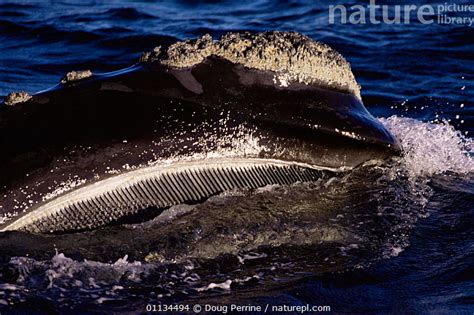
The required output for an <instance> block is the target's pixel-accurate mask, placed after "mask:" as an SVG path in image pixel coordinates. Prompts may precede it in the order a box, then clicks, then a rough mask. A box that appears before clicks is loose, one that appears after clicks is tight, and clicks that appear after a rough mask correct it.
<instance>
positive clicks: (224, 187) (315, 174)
mask: <svg viewBox="0 0 474 315" xmlns="http://www.w3.org/2000/svg"><path fill="white" fill-rule="evenodd" d="M335 171H336V172H337V170H329V169H325V168H316V167H313V166H310V165H305V164H302V163H294V162H286V161H278V160H270V159H239V158H234V159H230V158H229V159H208V160H201V161H184V162H178V163H173V164H170V165H158V166H150V167H146V168H142V169H138V170H134V171H129V172H126V173H123V174H120V175H116V176H113V177H110V178H107V179H103V180H101V181H98V182H95V183H92V184H89V185H86V186H84V187H80V188H78V189H75V190H73V191H70V192H68V193H66V194H63V195H61V196H59V197H57V198H54V199H52V200H49V201H48V202H43V203H41V204H39V205H36V206H35V207H32V208H31V209H29V210H28V211H26V212H24V213H23V214H22V215H20V216H18V217H16V218H15V220H13V221H10V222H8V224H7V225H6V226H4V227H2V228H1V229H0V231H9V230H20V231H29V232H35V233H53V232H54V233H58V232H59V233H60V232H74V231H81V230H90V229H94V228H97V227H100V226H105V225H108V224H111V223H113V222H117V221H122V222H123V221H124V218H127V217H134V216H139V215H140V214H141V212H144V211H146V212H148V213H147V214H146V215H147V216H148V217H149V215H150V213H154V214H155V215H158V214H159V213H161V211H163V210H164V209H166V208H168V207H171V206H174V205H177V204H182V203H199V202H201V201H204V200H206V199H207V198H209V197H211V196H213V195H216V194H219V193H222V192H224V191H230V190H233V189H238V188H247V189H255V188H259V187H264V186H267V185H290V184H293V183H297V182H311V181H317V180H318V179H324V178H327V177H328V172H330V173H332V174H333V176H334V172H335ZM149 208H153V210H154V211H152V210H150V209H149Z"/></svg>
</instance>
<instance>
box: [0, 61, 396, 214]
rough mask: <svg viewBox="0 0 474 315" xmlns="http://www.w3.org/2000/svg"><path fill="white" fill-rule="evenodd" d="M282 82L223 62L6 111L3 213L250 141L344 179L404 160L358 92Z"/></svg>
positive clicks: (54, 92)
mask: <svg viewBox="0 0 474 315" xmlns="http://www.w3.org/2000/svg"><path fill="white" fill-rule="evenodd" d="M274 77H275V74H274V73H273V72H271V71H262V70H255V69H249V68H246V67H243V66H241V65H238V64H233V63H232V62H230V61H227V60H224V59H221V58H218V57H208V58H206V59H205V60H204V62H202V63H199V64H197V65H195V66H193V67H190V68H174V67H169V66H165V65H162V64H142V63H140V64H137V65H135V66H132V67H130V68H128V69H125V70H122V71H117V72H113V73H107V74H102V75H94V76H92V77H90V78H87V79H84V80H80V81H76V82H70V83H66V84H59V85H58V86H56V87H54V88H52V89H50V90H47V91H44V92H40V93H37V94H35V95H34V96H33V98H32V99H31V100H29V101H27V102H24V103H21V104H17V105H15V106H0V146H1V147H2V154H1V155H0V173H1V174H2V176H1V177H0V200H1V201H0V206H1V208H0V212H2V213H9V212H14V211H19V212H21V211H22V209H24V208H25V207H27V206H31V205H36V204H38V203H41V202H42V201H43V199H44V196H45V195H46V194H47V193H50V192H51V191H52V190H53V189H54V188H55V187H57V186H58V184H60V183H62V182H64V181H67V180H71V179H81V180H85V181H87V182H91V181H95V180H98V179H102V178H106V177H109V176H111V175H110V174H109V171H110V170H123V169H124V166H126V169H128V168H134V167H141V166H143V165H147V163H150V162H152V161H155V160H157V159H167V158H176V157H180V156H189V155H192V154H196V153H202V154H207V153H209V152H213V151H215V150H217V149H219V148H222V147H224V148H227V149H229V150H232V149H233V146H234V143H233V141H232V139H239V138H242V140H241V141H246V140H245V139H246V138H245V136H246V135H248V134H251V135H252V137H253V138H255V139H258V144H259V146H261V147H264V148H265V149H264V150H263V149H262V150H260V151H258V152H256V153H255V152H252V153H247V152H242V153H236V155H238V156H240V157H250V156H253V157H258V158H263V159H265V158H268V159H277V160H284V161H291V162H301V163H306V164H309V165H313V166H319V167H324V168H331V169H338V170H341V169H349V168H353V167H355V166H357V165H359V164H361V163H363V162H365V161H367V160H372V159H385V158H387V157H389V156H392V155H394V154H397V152H398V150H399V146H398V143H397V141H396V140H395V138H394V137H393V136H392V135H391V134H390V133H389V132H388V131H387V130H386V129H385V128H384V127H383V126H382V125H381V124H380V123H379V122H378V121H377V120H376V119H375V118H374V117H372V115H370V113H369V112H368V111H367V110H366V109H365V107H364V105H363V104H362V102H361V100H360V99H359V98H357V97H356V96H354V95H353V94H352V93H348V92H344V91H338V90H334V89H328V88H324V87H322V86H319V85H318V84H311V85H306V84H302V83H301V84H298V83H295V84H292V85H290V86H289V87H282V86H279V85H278V84H276V83H275V82H274ZM12 209H13V210H12Z"/></svg>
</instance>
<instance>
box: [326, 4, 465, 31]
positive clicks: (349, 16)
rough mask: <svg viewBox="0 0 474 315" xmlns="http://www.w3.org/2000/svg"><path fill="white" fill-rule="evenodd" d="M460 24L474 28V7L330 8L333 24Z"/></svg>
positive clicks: (334, 6) (433, 5)
mask: <svg viewBox="0 0 474 315" xmlns="http://www.w3.org/2000/svg"><path fill="white" fill-rule="evenodd" d="M412 22H420V23H422V24H433V23H438V24H458V25H466V26H470V27H472V26H473V24H474V4H472V3H467V4H465V3H463V4H458V3H448V2H445V3H441V4H423V5H419V4H403V5H400V4H395V5H387V4H383V5H381V4H377V2H376V0H370V1H369V3H368V4H365V5H363V4H354V5H351V6H347V5H344V4H338V5H330V6H329V24H336V23H340V24H381V23H384V24H410V23H412Z"/></svg>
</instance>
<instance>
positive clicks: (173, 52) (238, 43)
mask: <svg viewBox="0 0 474 315" xmlns="http://www.w3.org/2000/svg"><path fill="white" fill-rule="evenodd" d="M159 55H160V50H159V49H157V50H155V51H153V52H152V53H148V54H147V55H144V56H145V58H142V60H143V61H146V62H155V61H159V62H161V63H162V64H165V65H168V66H172V67H177V68H185V67H191V66H193V65H196V64H199V63H201V62H202V61H203V60H204V59H205V58H207V57H209V56H211V55H213V56H218V57H221V58H224V59H227V60H229V61H231V62H234V63H238V64H242V65H244V66H246V67H249V68H254V69H259V70H265V71H273V72H276V74H277V78H285V79H289V80H290V82H288V84H291V82H299V83H305V84H318V85H322V86H324V87H328V88H333V89H337V90H342V91H346V92H349V93H353V94H355V95H356V96H357V97H359V98H360V86H359V85H358V84H357V82H356V80H355V78H354V75H353V73H352V71H351V67H350V64H349V63H348V62H347V61H346V60H345V59H344V57H342V56H341V54H339V53H338V52H337V51H335V50H334V49H332V48H331V47H329V46H327V45H326V44H323V43H320V42H317V41H314V40H312V39H311V38H309V37H307V36H304V35H302V34H299V33H295V32H265V33H258V34H252V33H248V32H245V33H227V34H226V35H224V36H222V38H221V39H220V40H219V41H213V39H212V37H211V36H210V35H204V36H202V37H200V38H198V39H196V40H188V41H183V42H177V43H175V44H173V45H171V46H170V47H169V49H168V51H167V53H166V55H164V56H161V57H160V56H159ZM285 83H286V80H285Z"/></svg>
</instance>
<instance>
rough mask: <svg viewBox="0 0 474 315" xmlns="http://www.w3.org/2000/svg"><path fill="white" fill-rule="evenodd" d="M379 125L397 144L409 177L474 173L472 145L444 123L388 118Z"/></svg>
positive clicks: (473, 143)
mask: <svg viewBox="0 0 474 315" xmlns="http://www.w3.org/2000/svg"><path fill="white" fill-rule="evenodd" d="M380 121H381V122H382V123H383V124H384V125H385V127H386V128H387V129H388V130H389V131H390V132H391V133H392V134H393V135H395V137H396V138H397V139H398V140H399V141H400V144H401V147H402V151H403V156H402V159H403V162H404V165H405V166H406V168H407V170H408V172H409V173H411V174H412V175H415V176H417V175H426V176H431V175H435V174H441V173H445V172H454V173H458V174H467V173H472V172H474V160H473V158H472V152H473V148H474V142H473V140H472V139H471V138H467V137H465V136H463V135H462V134H461V132H460V131H457V130H456V129H454V127H453V126H451V125H449V124H448V123H440V124H434V123H429V122H421V121H419V120H416V119H412V118H402V117H398V116H391V117H389V118H381V119H380Z"/></svg>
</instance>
